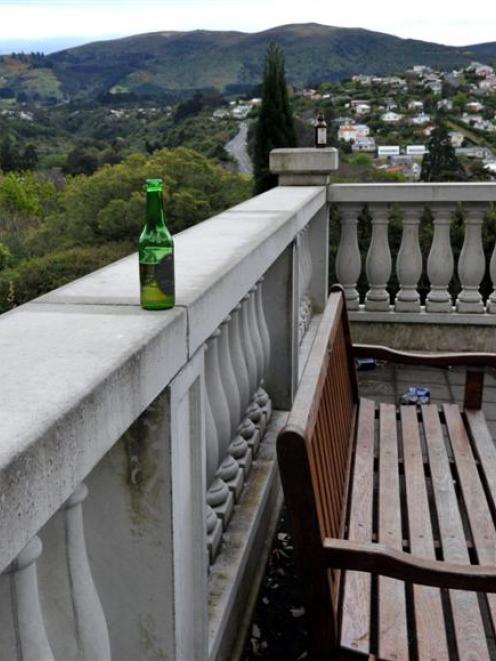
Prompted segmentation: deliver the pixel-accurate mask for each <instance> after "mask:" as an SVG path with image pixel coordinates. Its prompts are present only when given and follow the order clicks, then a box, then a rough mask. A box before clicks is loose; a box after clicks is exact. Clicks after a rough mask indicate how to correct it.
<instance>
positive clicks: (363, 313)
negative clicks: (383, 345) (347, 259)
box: [348, 305, 496, 326]
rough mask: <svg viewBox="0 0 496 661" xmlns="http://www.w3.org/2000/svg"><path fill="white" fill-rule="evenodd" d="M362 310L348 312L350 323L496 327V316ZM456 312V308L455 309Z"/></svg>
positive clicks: (362, 307)
mask: <svg viewBox="0 0 496 661" xmlns="http://www.w3.org/2000/svg"><path fill="white" fill-rule="evenodd" d="M360 308H361V309H360V310H354V311H353V310H350V311H348V316H349V318H350V321H359V322H371V323H377V322H379V323H384V324H399V323H401V324H434V325H449V326H453V325H455V326H457V325H458V326H496V314H488V313H487V312H485V313H483V314H467V313H465V314H463V313H459V312H448V313H446V312H426V311H425V309H424V308H422V310H421V312H395V310H394V308H393V307H392V306H391V308H390V310H389V312H373V311H368V310H365V309H364V306H363V305H361V306H360ZM453 310H454V308H453Z"/></svg>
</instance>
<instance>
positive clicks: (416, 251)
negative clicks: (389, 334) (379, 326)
mask: <svg viewBox="0 0 496 661" xmlns="http://www.w3.org/2000/svg"><path fill="white" fill-rule="evenodd" d="M422 208H423V207H422V205H420V204H410V205H408V206H406V207H403V209H402V212H403V232H402V235H401V245H400V249H399V251H398V257H397V259H396V275H397V277H398V283H399V286H400V289H399V291H398V293H397V295H396V301H395V304H394V309H395V310H396V312H420V294H419V292H418V289H417V285H418V281H419V279H420V276H421V275H422V252H421V251H420V241H419V225H420V215H421V213H422Z"/></svg>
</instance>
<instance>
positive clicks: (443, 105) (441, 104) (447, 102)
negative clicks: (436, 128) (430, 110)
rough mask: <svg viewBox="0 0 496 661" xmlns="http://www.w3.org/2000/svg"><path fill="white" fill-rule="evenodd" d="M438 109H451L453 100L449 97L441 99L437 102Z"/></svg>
mask: <svg viewBox="0 0 496 661" xmlns="http://www.w3.org/2000/svg"><path fill="white" fill-rule="evenodd" d="M436 107H437V109H438V110H453V101H452V100H451V99H441V100H440V101H438V102H437V104H436Z"/></svg>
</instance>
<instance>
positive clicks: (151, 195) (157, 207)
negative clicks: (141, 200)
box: [146, 191, 164, 229]
mask: <svg viewBox="0 0 496 661" xmlns="http://www.w3.org/2000/svg"><path fill="white" fill-rule="evenodd" d="M163 224H164V213H163V206H162V192H161V191H148V192H147V194H146V225H147V227H149V228H150V229H152V228H154V227H157V226H158V225H163Z"/></svg>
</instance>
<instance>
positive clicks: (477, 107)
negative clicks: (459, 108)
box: [465, 101, 484, 113]
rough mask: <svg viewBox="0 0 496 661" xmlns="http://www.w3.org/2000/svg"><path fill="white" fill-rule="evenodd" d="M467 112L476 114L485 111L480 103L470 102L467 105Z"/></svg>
mask: <svg viewBox="0 0 496 661" xmlns="http://www.w3.org/2000/svg"><path fill="white" fill-rule="evenodd" d="M465 110H466V111H467V112H470V113H476V112H480V111H481V110H484V106H483V104H482V103H480V102H479V101H470V102H469V103H467V104H465Z"/></svg>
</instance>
